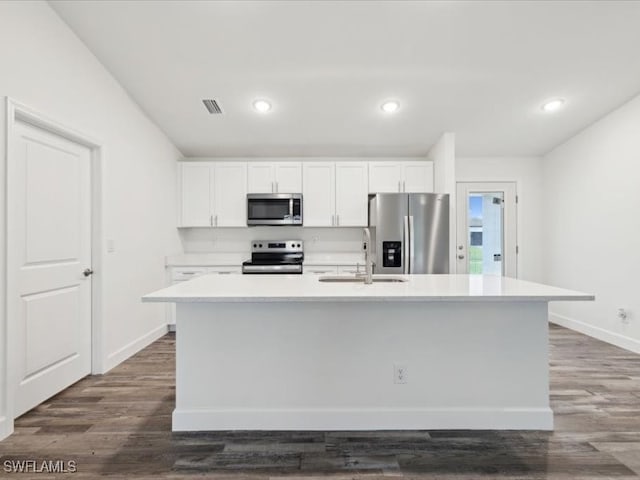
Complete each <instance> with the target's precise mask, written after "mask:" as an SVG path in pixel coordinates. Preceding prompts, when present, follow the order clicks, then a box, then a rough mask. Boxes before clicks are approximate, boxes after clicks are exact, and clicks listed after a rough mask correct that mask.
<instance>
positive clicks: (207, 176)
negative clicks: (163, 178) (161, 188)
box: [178, 162, 247, 227]
mask: <svg viewBox="0 0 640 480" xmlns="http://www.w3.org/2000/svg"><path fill="white" fill-rule="evenodd" d="M179 179H180V180H179V182H180V183H179V185H180V200H181V205H180V219H179V221H178V225H179V226H180V227H214V226H216V227H244V226H246V225H247V211H246V210H247V164H246V163H245V162H180V164H179Z"/></svg>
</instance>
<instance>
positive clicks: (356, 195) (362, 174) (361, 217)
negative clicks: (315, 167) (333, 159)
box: [335, 162, 369, 227]
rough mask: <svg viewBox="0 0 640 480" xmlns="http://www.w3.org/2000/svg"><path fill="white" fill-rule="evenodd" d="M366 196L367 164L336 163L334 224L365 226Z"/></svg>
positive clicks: (366, 222) (366, 213)
mask: <svg viewBox="0 0 640 480" xmlns="http://www.w3.org/2000/svg"><path fill="white" fill-rule="evenodd" d="M368 197H369V191H368V164H367V163H366V162H339V163H336V220H335V221H336V226H338V227H366V226H367V224H368V207H369V204H368Z"/></svg>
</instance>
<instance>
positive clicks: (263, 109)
mask: <svg viewBox="0 0 640 480" xmlns="http://www.w3.org/2000/svg"><path fill="white" fill-rule="evenodd" d="M253 108H254V109H255V110H256V112H260V113H267V112H268V111H269V110H271V103H269V102H268V101H267V100H262V99H260V100H255V101H254V102H253Z"/></svg>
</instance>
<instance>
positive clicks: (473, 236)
mask: <svg viewBox="0 0 640 480" xmlns="http://www.w3.org/2000/svg"><path fill="white" fill-rule="evenodd" d="M456 191H457V194H456V252H455V253H456V256H455V271H456V273H462V274H465V273H469V274H477V275H502V276H505V277H512V278H517V274H518V272H517V267H518V246H517V232H516V225H517V218H516V216H517V215H516V214H517V208H516V203H517V202H516V199H517V197H516V184H515V182H458V183H457V186H456Z"/></svg>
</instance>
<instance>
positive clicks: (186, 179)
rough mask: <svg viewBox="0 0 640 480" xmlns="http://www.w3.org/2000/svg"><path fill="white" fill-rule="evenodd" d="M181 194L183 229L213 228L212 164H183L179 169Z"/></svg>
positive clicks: (179, 223) (181, 224)
mask: <svg viewBox="0 0 640 480" xmlns="http://www.w3.org/2000/svg"><path fill="white" fill-rule="evenodd" d="M178 172H179V179H180V184H179V191H180V194H181V205H180V219H179V221H178V225H180V226H181V227H209V226H211V203H212V202H213V199H212V198H211V196H210V195H211V176H212V174H211V164H210V163H205V162H189V163H187V162H181V163H180V164H179V167H178Z"/></svg>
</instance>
